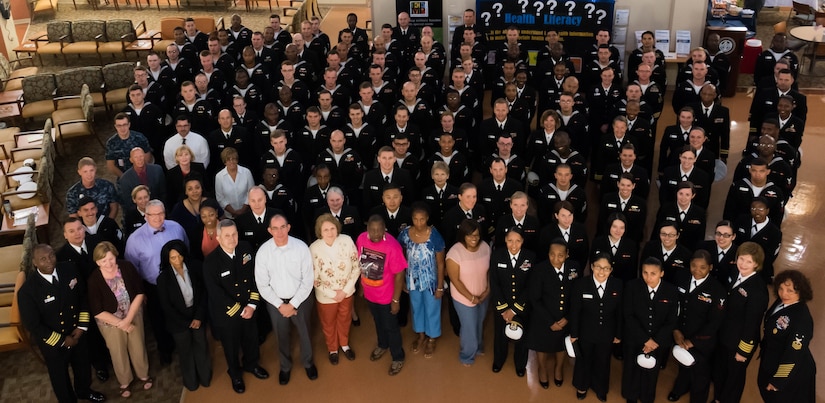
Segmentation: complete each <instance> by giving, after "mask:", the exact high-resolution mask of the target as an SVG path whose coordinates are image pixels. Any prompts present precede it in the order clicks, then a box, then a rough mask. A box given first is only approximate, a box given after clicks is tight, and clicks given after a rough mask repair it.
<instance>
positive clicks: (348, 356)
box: [344, 349, 355, 361]
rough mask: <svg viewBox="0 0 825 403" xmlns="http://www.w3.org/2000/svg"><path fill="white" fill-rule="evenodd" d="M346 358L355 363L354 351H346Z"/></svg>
mask: <svg viewBox="0 0 825 403" xmlns="http://www.w3.org/2000/svg"><path fill="white" fill-rule="evenodd" d="M344 357H347V359H348V360H350V361H355V351H352V349H349V350H344Z"/></svg>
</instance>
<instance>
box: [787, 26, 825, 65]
mask: <svg viewBox="0 0 825 403" xmlns="http://www.w3.org/2000/svg"><path fill="white" fill-rule="evenodd" d="M789 33H790V34H791V36H793V37H794V38H796V39H799V40H801V41H805V42H808V44H809V46H808V47H809V48H811V50H810V53H809V55H808V57H809V58H810V59H811V65H810V67H809V68H808V74H813V72H814V66H815V63H816V52H817V48H818V47H819V44H820V43H825V37H823V34H824V33H825V28H819V29H817V28H816V27H813V26H802V27H796V28H793V29H791V31H790V32H789Z"/></svg>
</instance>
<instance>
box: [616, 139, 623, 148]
mask: <svg viewBox="0 0 825 403" xmlns="http://www.w3.org/2000/svg"><path fill="white" fill-rule="evenodd" d="M616 148H622V141H621V140H616Z"/></svg>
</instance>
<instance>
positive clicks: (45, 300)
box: [43, 296, 54, 304]
mask: <svg viewBox="0 0 825 403" xmlns="http://www.w3.org/2000/svg"><path fill="white" fill-rule="evenodd" d="M52 301H54V296H50V297H46V299H44V300H43V302H44V303H47V304H48V303H49V302H52Z"/></svg>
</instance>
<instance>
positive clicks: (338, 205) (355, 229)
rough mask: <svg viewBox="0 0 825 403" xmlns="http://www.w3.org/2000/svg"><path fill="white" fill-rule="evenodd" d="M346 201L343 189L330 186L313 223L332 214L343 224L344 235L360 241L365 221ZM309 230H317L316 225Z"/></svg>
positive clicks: (355, 208)
mask: <svg viewBox="0 0 825 403" xmlns="http://www.w3.org/2000/svg"><path fill="white" fill-rule="evenodd" d="M345 200H346V196H345V195H344V191H343V190H341V188H339V187H337V186H330V188H329V190H327V192H326V198H325V202H324V205H323V206H322V207H319V208H317V209H316V210H315V215H314V218H313V222H314V220H315V219H317V218H318V217H319V216H320V215H321V214H326V213H329V214H332V216H333V217H335V219H337V220H338V221H339V222H340V223H341V233H342V234H345V235H349V237H350V238H352V239H358V235H361V233H362V232H364V221H363V220H362V219H361V215H360V214H358V208H357V207H355V206H350V205H347V204H344V201H345ZM407 222H409V221H407ZM309 228H315V224H314V223H313V225H311V226H309ZM313 238H314V237H313Z"/></svg>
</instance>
